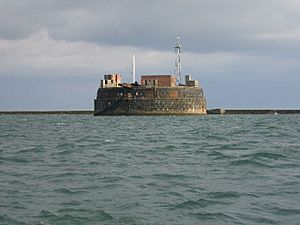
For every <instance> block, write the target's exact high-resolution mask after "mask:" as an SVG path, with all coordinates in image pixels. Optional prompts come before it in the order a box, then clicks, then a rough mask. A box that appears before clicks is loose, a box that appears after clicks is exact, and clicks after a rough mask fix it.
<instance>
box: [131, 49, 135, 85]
mask: <svg viewBox="0 0 300 225" xmlns="http://www.w3.org/2000/svg"><path fill="white" fill-rule="evenodd" d="M132 82H133V83H135V58H134V54H132Z"/></svg>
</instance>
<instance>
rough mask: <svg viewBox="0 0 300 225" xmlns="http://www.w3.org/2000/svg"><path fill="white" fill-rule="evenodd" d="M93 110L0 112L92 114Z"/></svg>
mask: <svg viewBox="0 0 300 225" xmlns="http://www.w3.org/2000/svg"><path fill="white" fill-rule="evenodd" d="M93 113H94V111H93V110H40V111H39V110H37V111H0V115H1V114H8V115H18V114H20V115H27V114H28V115H30V114H63V115H64V114H76V115H78V114H93Z"/></svg>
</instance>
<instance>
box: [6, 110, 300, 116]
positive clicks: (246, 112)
mask: <svg viewBox="0 0 300 225" xmlns="http://www.w3.org/2000/svg"><path fill="white" fill-rule="evenodd" d="M1 114H3V115H5V114H6V115H27V114H28V115H30V114H33V115H34V114H49V115H51V114H62V115H72V114H74V115H80V114H90V115H93V114H94V111H93V110H55V111H53V110H49V111H48V110H41V111H0V115H1ZM207 114H215V115H218V114H219V115H243V114H244V115H251V114H253V115H259V114H300V109H208V110H207ZM145 115H147V114H145ZM161 115H164V114H161Z"/></svg>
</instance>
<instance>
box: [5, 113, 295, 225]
mask: <svg viewBox="0 0 300 225" xmlns="http://www.w3.org/2000/svg"><path fill="white" fill-rule="evenodd" d="M0 224H1V225H4V224H5V225H6V224H7V225H11V224H12V225H13V224H20V225H21V224H22V225H23V224H26V225H27V224H28V225H31V224H33V225H36V224H40V225H47V224H51V225H76V224H84V225H89V224H95V225H96V224H101V225H102V224H105V225H106V224H108V225H112V224H113V225H115V224H130V225H131V224H132V225H134V224H137V225H139V224H147V225H148V224H155V225H156V224H157V225H159V224H161V225H165V224H178V225H183V224H184V225H190V224H193V225H194V224H195V225H196V224H300V116H299V115H250V116H248V115H239V116H238V115H226V116H220V115H207V116H191V117H190V116H183V117H180V116H175V117H173V116H162V117H161V116H154V117H142V116H139V117H134V116H129V117H126V116H122V117H101V116H100V117H93V116H91V115H1V116H0Z"/></svg>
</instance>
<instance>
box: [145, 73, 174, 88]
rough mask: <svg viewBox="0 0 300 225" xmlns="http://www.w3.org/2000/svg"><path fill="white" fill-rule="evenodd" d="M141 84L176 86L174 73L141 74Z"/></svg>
mask: <svg viewBox="0 0 300 225" xmlns="http://www.w3.org/2000/svg"><path fill="white" fill-rule="evenodd" d="M141 85H143V86H165V87H173V86H176V77H175V76H174V75H142V76H141Z"/></svg>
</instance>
